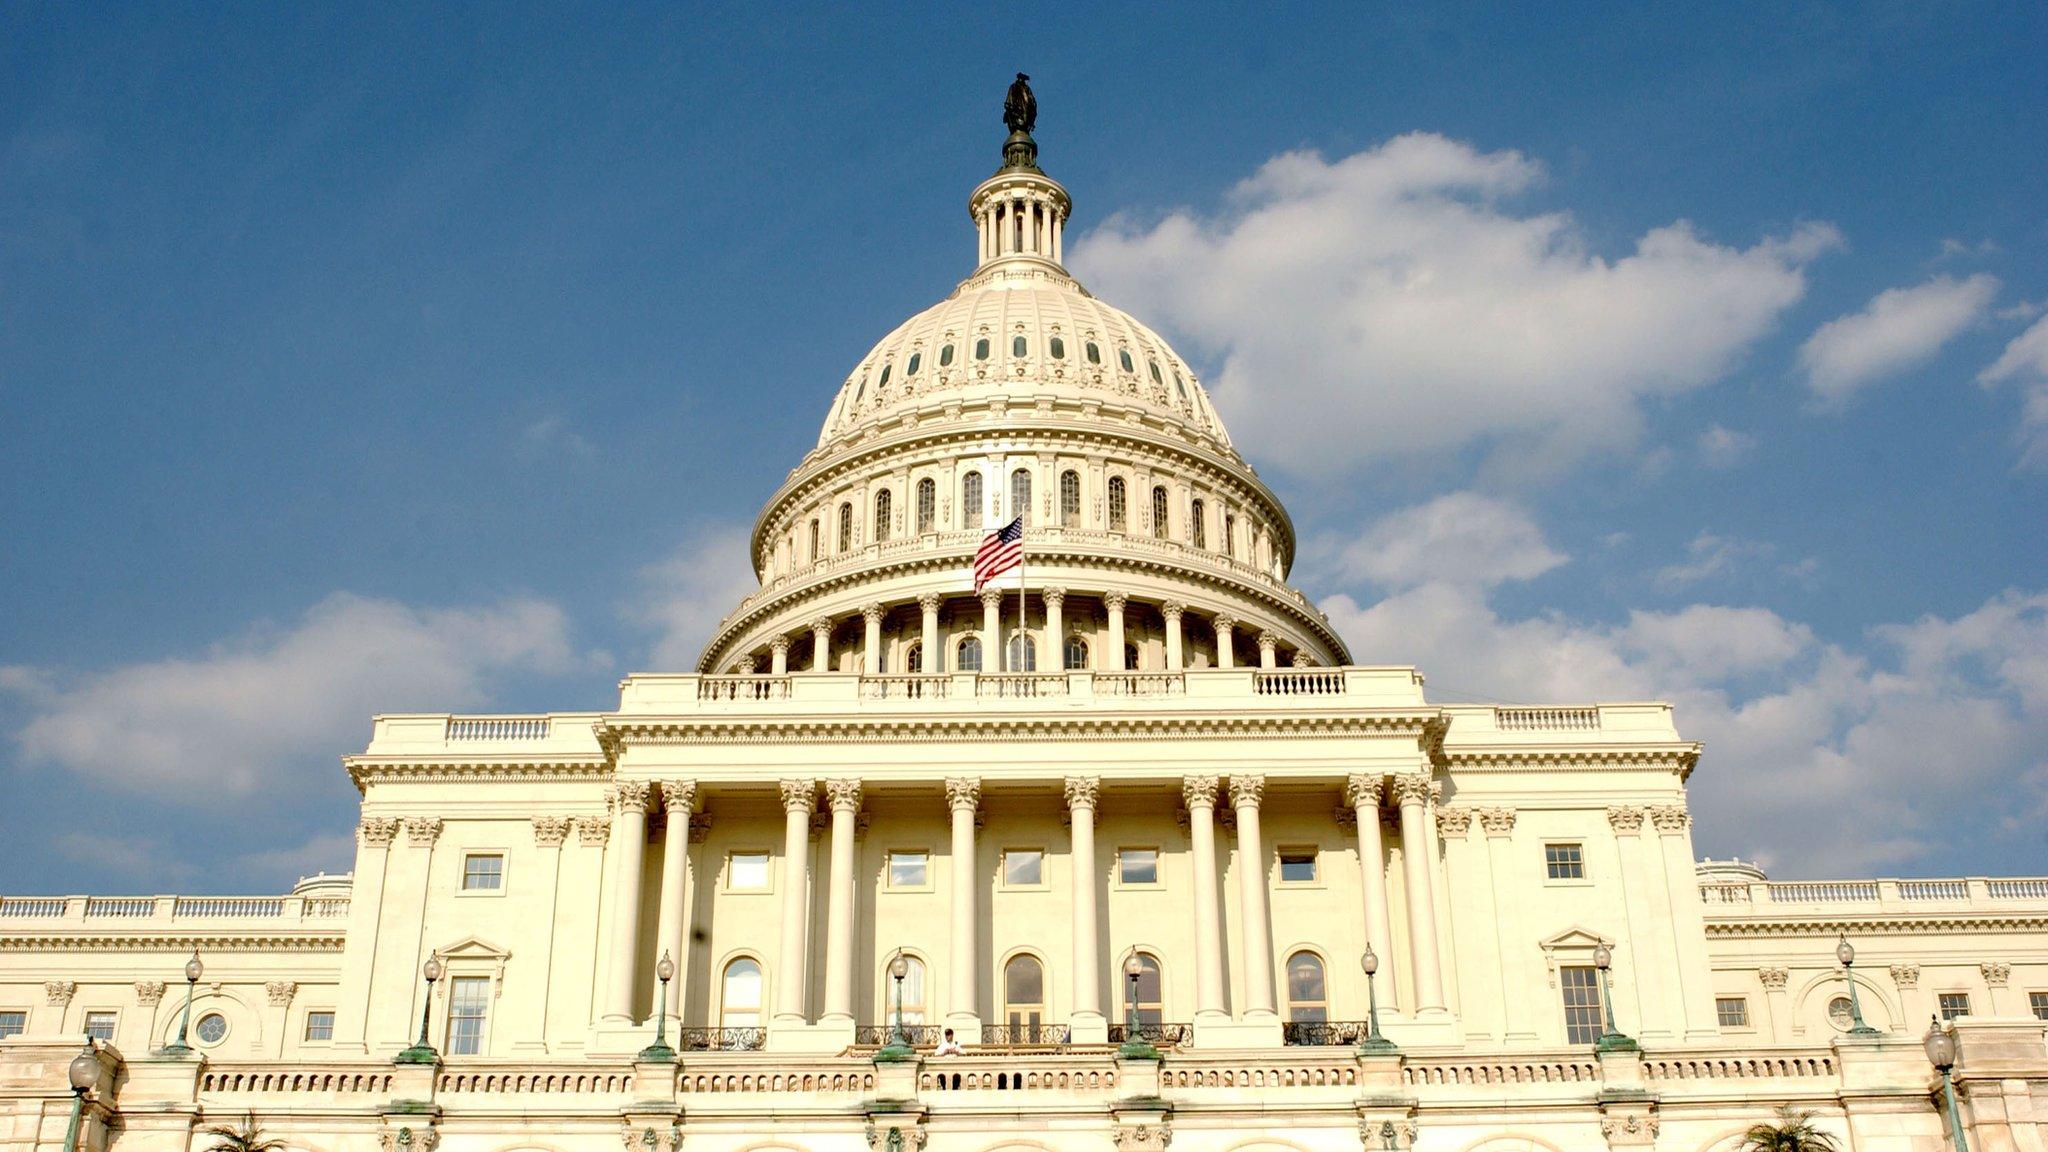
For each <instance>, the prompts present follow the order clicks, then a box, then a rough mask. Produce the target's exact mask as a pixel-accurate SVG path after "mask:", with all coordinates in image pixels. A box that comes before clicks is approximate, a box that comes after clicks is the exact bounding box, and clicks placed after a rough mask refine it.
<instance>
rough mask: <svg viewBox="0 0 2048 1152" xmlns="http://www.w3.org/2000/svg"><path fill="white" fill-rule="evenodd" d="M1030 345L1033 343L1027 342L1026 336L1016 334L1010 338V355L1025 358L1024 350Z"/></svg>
mask: <svg viewBox="0 0 2048 1152" xmlns="http://www.w3.org/2000/svg"><path fill="white" fill-rule="evenodd" d="M1029 347H1031V345H1029V344H1027V343H1025V341H1024V337H1022V336H1014V337H1012V338H1011V339H1010V355H1012V356H1015V357H1017V358H1018V359H1020V360H1021V359H1023V358H1024V351H1025V349H1027V348H1029Z"/></svg>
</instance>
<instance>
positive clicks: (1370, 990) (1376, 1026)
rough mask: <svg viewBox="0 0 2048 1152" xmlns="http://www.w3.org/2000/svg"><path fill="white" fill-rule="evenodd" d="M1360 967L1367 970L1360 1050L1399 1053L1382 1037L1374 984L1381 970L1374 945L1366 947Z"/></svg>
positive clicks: (1378, 1005)
mask: <svg viewBox="0 0 2048 1152" xmlns="http://www.w3.org/2000/svg"><path fill="white" fill-rule="evenodd" d="M1358 966H1359V967H1360V968H1363V969H1365V1039H1363V1040H1360V1041H1359V1042H1358V1050H1359V1051H1360V1052H1396V1051H1399V1049H1397V1048H1396V1047H1395V1046H1394V1042H1393V1041H1392V1040H1389V1039H1387V1038H1386V1037H1385V1036H1382V1035H1380V995H1379V992H1378V990H1377V989H1376V987H1375V986H1374V984H1373V976H1374V975H1375V974H1376V973H1378V972H1379V970H1380V958H1379V956H1377V955H1376V954H1374V952H1373V950H1372V945H1370V944H1367V945H1366V946H1365V955H1363V956H1360V957H1359V958H1358Z"/></svg>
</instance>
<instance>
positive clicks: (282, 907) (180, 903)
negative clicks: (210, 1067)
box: [0, 896, 349, 932]
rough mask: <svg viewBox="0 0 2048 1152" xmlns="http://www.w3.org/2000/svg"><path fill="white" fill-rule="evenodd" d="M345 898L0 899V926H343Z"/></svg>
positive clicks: (139, 897) (28, 897)
mask: <svg viewBox="0 0 2048 1152" xmlns="http://www.w3.org/2000/svg"><path fill="white" fill-rule="evenodd" d="M348 912H349V898H348V897H347V896H0V921H10V922H20V923H23V924H24V925H27V924H34V925H36V926H38V927H40V926H43V925H45V924H49V925H52V926H55V925H72V924H88V923H97V922H100V921H106V920H119V921H121V923H122V927H124V928H149V927H167V926H171V925H181V926H185V927H198V926H204V927H232V926H235V925H237V924H238V923H241V922H248V921H260V922H262V923H263V924H265V925H266V926H270V927H277V926H288V925H295V924H296V925H305V926H307V927H309V928H332V929H333V930H334V931H336V932H340V931H341V930H342V929H343V928H345V927H346V926H347V923H348Z"/></svg>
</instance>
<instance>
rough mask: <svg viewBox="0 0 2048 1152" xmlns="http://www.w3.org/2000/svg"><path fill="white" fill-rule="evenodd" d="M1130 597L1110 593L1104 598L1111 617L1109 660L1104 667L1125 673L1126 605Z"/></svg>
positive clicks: (1107, 611)
mask: <svg viewBox="0 0 2048 1152" xmlns="http://www.w3.org/2000/svg"><path fill="white" fill-rule="evenodd" d="M1130 599H1131V598H1130V597H1129V596H1127V595H1125V594H1124V593H1122V592H1110V593H1106V594H1104V596H1103V597H1102V607H1103V610H1104V611H1105V612H1106V613H1107V614H1108V615H1109V659H1108V660H1106V661H1104V662H1103V665H1102V666H1103V667H1104V668H1108V669H1114V670H1115V671H1118V672H1122V671H1124V605H1125V604H1127V603H1129V602H1130Z"/></svg>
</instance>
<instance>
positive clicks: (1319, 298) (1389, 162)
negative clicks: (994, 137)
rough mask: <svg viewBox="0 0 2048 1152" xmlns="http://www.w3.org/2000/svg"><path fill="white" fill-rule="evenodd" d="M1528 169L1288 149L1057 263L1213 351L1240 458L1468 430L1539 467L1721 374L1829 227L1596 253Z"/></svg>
mask: <svg viewBox="0 0 2048 1152" xmlns="http://www.w3.org/2000/svg"><path fill="white" fill-rule="evenodd" d="M1541 176H1542V170H1541V167H1540V165H1538V164H1537V163H1536V162H1535V161H1532V160H1530V159H1528V158H1526V157H1524V156H1522V155H1521V154H1519V153H1515V152H1492V153H1483V152H1480V151H1478V150H1476V149H1474V148H1472V147H1471V146H1469V145H1467V144H1463V143H1460V142H1458V141H1454V140H1449V139H1446V138H1444V137H1441V136H1434V135H1426V134H1413V135H1408V136H1402V137H1399V138H1397V139H1394V140H1391V141H1389V142H1387V143H1386V144H1383V145H1381V146H1380V147H1378V148H1375V149H1372V150H1370V151H1366V152H1361V153H1358V154H1356V155H1353V156H1349V157H1345V158H1343V159H1341V160H1336V161H1330V160H1326V159H1324V158H1323V157H1321V156H1318V155H1315V154H1312V153H1301V152H1297V153H1289V154H1286V155H1282V156H1277V157H1275V158H1273V159H1272V160H1270V161H1268V162H1267V163H1266V164H1265V165H1264V166H1263V167H1262V168H1261V169H1260V170H1259V171H1258V172H1257V173H1256V174H1255V175H1254V176H1252V177H1251V178H1250V179H1249V180H1246V181H1245V182H1244V183H1243V184H1241V185H1239V186H1238V188H1237V189H1236V190H1235V191H1234V192H1233V194H1232V196H1231V202H1230V206H1229V208H1228V209H1227V210H1226V211H1224V212H1221V213H1219V214H1217V215H1215V216H1210V217H1204V216H1199V215H1197V214H1195V213H1193V212H1190V211H1185V210H1184V211H1178V212H1174V213H1172V214H1171V215H1169V216H1167V217H1166V218H1165V219H1164V220H1161V221H1159V222H1158V223H1157V224H1156V225H1153V226H1152V227H1149V228H1146V227H1141V226H1138V225H1136V224H1134V223H1132V222H1131V221H1129V220H1127V219H1121V218H1115V219H1112V220H1110V221H1108V222H1106V223H1105V224H1104V225H1103V226H1102V227H1101V228H1099V229H1097V230H1095V231H1094V232H1092V233H1090V234H1089V235H1087V236H1085V237H1083V238H1082V239H1081V240H1080V241H1079V242H1078V243H1077V244H1076V245H1075V246H1074V251H1073V259H1072V260H1071V263H1072V264H1073V265H1074V267H1075V268H1076V269H1077V270H1078V271H1079V272H1080V273H1081V274H1082V275H1083V276H1084V277H1085V278H1086V279H1088V280H1089V282H1090V283H1091V286H1092V287H1094V288H1095V289H1096V290H1098V291H1100V292H1101V293H1102V294H1103V295H1104V296H1105V297H1106V298H1108V299H1111V300H1114V301H1117V302H1118V303H1120V304H1122V305H1124V306H1126V307H1129V308H1131V309H1132V310H1133V311H1134V312H1136V313H1137V314H1138V315H1140V316H1144V317H1147V318H1150V319H1153V320H1156V321H1158V322H1160V323H1161V324H1162V325H1163V326H1164V327H1165V328H1166V329H1168V330H1170V331H1173V332H1175V333H1176V334H1177V338H1179V339H1183V340H1185V341H1186V342H1187V343H1188V345H1189V348H1190V350H1192V351H1195V352H1198V353H1201V354H1204V355H1212V356H1215V357H1217V358H1218V359H1219V362H1220V367H1219V369H1218V371H1217V372H1216V373H1215V374H1214V377H1213V379H1211V380H1210V384H1211V386H1212V390H1213V392H1214V395H1215V399H1216V402H1217V404H1218V406H1219V407H1221V408H1222V409H1223V411H1224V414H1225V416H1226V418H1227V420H1228V422H1229V424H1230V426H1231V429H1232V431H1233V433H1234V434H1235V435H1236V436H1237V438H1238V439H1239V441H1240V442H1241V443H1242V444H1243V445H1244V446H1245V447H1246V448H1247V449H1248V450H1249V451H1251V452H1253V453H1254V454H1262V455H1263V456H1265V457H1266V458H1267V459H1270V460H1271V461H1272V462H1273V463H1275V464H1276V465H1278V466H1280V467H1283V468H1295V469H1297V470H1308V469H1314V470H1317V471H1320V472H1323V473H1330V474H1337V475H1341V474H1343V473H1345V472H1347V471H1350V470H1353V469H1356V468H1358V467H1360V466H1362V465H1364V464H1366V463H1368V462H1370V461H1373V460H1377V459H1380V458H1384V457H1390V456H1416V455H1426V454H1430V453H1438V452H1442V451H1445V450H1448V449H1456V448H1461V447H1465V446H1468V445H1475V444H1476V445H1481V446H1487V447H1491V448H1493V449H1495V450H1496V452H1497V454H1498V455H1501V456H1504V457H1506V458H1508V459H1511V460H1513V461H1516V462H1525V461H1526V462H1536V463H1555V462H1560V461H1564V460H1568V459H1570V458H1572V457H1574V456H1577V455H1579V454H1581V453H1583V452H1586V451H1589V450H1592V449H1596V448H1600V447H1605V446H1613V445H1622V444H1628V443H1630V442H1632V441H1633V440H1634V438H1635V437H1636V435H1637V433H1638V431H1639V429H1640V425H1641V413H1640V411H1639V409H1640V405H1641V402H1642V401H1644V400H1645V399H1647V398H1652V397H1657V396H1664V395H1670V394H1673V393H1679V392H1684V391H1687V390H1689V389H1693V388H1697V387H1699V386H1700V385H1702V384H1705V383H1707V382H1710V381H1712V380H1715V379H1717V378H1719V377H1721V376H1722V375H1723V374H1724V373H1726V372H1727V371H1728V369H1729V367H1730V366H1731V365H1732V364H1733V363H1734V362H1735V361H1736V360H1737V359H1738V358H1739V357H1740V356H1741V355H1742V354H1743V353H1744V352H1745V351H1747V350H1748V349H1749V348H1750V346H1751V345H1752V344H1753V343H1754V342H1755V341H1756V340H1757V339H1758V338H1759V337H1761V336H1762V335H1764V334H1765V333H1766V332H1768V331H1769V330H1770V329H1771V328H1772V326H1773V325H1774V324H1775V323H1776V321H1777V320H1778V319H1779V317H1780V316H1781V315H1782V314H1783V313H1784V311H1785V309H1786V308H1788V307H1789V306H1790V305H1791V304H1792V303H1793V302H1794V301H1796V300H1798V299H1799V298H1800V297H1801V295H1803V294H1804V292H1805V290H1806V280H1805V276H1804V274H1803V268H1804V266H1805V265H1806V264H1807V263H1808V262H1810V261H1811V260H1812V259H1814V258H1815V256H1817V255H1818V254H1819V253H1821V252H1823V251H1826V250H1827V249H1829V248H1831V247H1834V246H1835V245H1837V244H1838V243H1839V236H1838V234H1837V233H1836V232H1835V230H1834V229H1833V228H1831V227H1829V226H1827V225H1824V224H1814V225H1805V226H1802V227H1800V228H1798V229H1796V230H1795V231H1794V232H1792V233H1791V234H1790V235H1789V236H1787V237H1784V238H1780V239H1772V240H1765V241H1762V242H1760V243H1757V244H1755V245H1753V246H1751V247H1749V248H1734V247H1727V246H1723V245H1719V244H1715V243H1712V242H1710V241H1708V240H1706V239H1703V238H1702V237H1701V236H1699V235H1698V234H1697V233H1696V232H1695V231H1694V229H1693V228H1692V227H1691V226H1690V225H1689V224H1687V223H1685V222H1683V221H1680V222H1675V223H1672V224H1668V225H1664V226H1662V227H1658V228H1655V229H1652V230H1650V231H1649V232H1647V233H1645V234H1644V235H1643V236H1642V237H1641V238H1640V239H1639V240H1637V241H1636V244H1635V247H1634V250H1633V251H1632V252H1630V253H1628V254H1627V255H1624V256H1621V257H1619V258H1615V259H1610V258H1607V257H1605V256H1603V255H1600V254H1598V253H1595V252H1593V251H1590V250H1589V248H1588V245H1587V242H1586V240H1585V239H1584V237H1583V236H1582V235H1581V234H1580V232H1579V231H1578V230H1577V228H1576V226H1575V225H1574V223H1573V221H1572V219H1571V218H1570V217H1569V216H1568V215H1566V214H1563V213H1537V214H1520V213H1518V212H1516V211H1514V210H1513V209H1511V208H1510V207H1509V206H1508V203H1507V202H1508V201H1509V200H1510V199H1511V198H1512V197H1515V196H1517V195H1519V194H1521V193H1524V192H1526V191H1528V190H1529V189H1531V188H1532V187H1533V186H1535V185H1536V184H1537V183H1538V182H1539V181H1540V179H1541Z"/></svg>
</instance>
